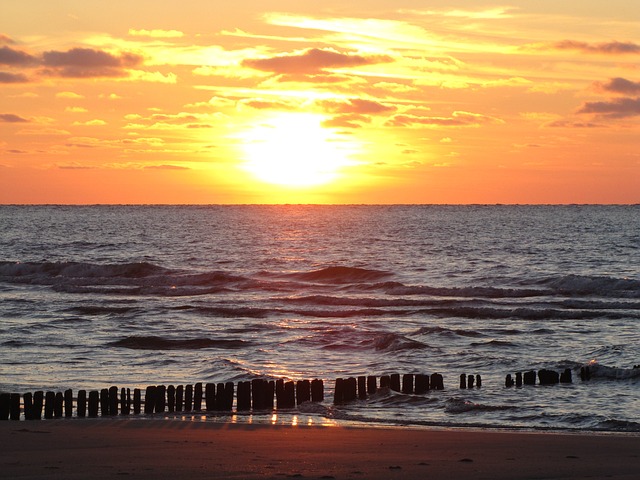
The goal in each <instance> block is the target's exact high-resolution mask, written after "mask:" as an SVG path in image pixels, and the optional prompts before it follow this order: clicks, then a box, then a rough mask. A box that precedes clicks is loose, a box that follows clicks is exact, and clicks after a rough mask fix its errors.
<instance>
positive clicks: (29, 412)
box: [22, 392, 33, 420]
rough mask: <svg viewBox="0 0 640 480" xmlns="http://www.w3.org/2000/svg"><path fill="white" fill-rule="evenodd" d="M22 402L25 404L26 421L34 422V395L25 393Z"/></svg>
mask: <svg viewBox="0 0 640 480" xmlns="http://www.w3.org/2000/svg"><path fill="white" fill-rule="evenodd" d="M22 401H23V403H24V419H25V420H33V394H32V393H31V392H27V393H25V394H24V395H23V396H22Z"/></svg>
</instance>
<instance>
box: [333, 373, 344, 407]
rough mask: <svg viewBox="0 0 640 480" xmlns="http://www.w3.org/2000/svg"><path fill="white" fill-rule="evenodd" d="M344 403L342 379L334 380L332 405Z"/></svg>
mask: <svg viewBox="0 0 640 480" xmlns="http://www.w3.org/2000/svg"><path fill="white" fill-rule="evenodd" d="M342 402H344V379H343V378H336V382H335V388H334V390H333V403H342Z"/></svg>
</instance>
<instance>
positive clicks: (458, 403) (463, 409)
mask: <svg viewBox="0 0 640 480" xmlns="http://www.w3.org/2000/svg"><path fill="white" fill-rule="evenodd" d="M517 408H518V407H515V406H512V405H486V404H482V403H473V402H469V401H467V400H464V399H462V398H450V399H449V400H447V401H446V402H445V407H444V410H445V412H447V413H454V414H455V413H469V412H495V411H501V410H514V409H517Z"/></svg>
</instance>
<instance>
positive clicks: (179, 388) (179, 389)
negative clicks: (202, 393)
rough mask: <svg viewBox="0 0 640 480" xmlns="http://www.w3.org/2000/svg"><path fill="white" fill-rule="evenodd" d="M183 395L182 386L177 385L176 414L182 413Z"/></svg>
mask: <svg viewBox="0 0 640 480" xmlns="http://www.w3.org/2000/svg"><path fill="white" fill-rule="evenodd" d="M183 395H184V387H183V386H182V385H178V386H177V387H176V412H181V411H182V402H183Z"/></svg>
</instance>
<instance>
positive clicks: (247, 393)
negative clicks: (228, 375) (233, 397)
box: [236, 382, 251, 411]
mask: <svg viewBox="0 0 640 480" xmlns="http://www.w3.org/2000/svg"><path fill="white" fill-rule="evenodd" d="M236 409H237V410H238V411H244V410H250V409H251V382H238V399H237V403H236Z"/></svg>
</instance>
